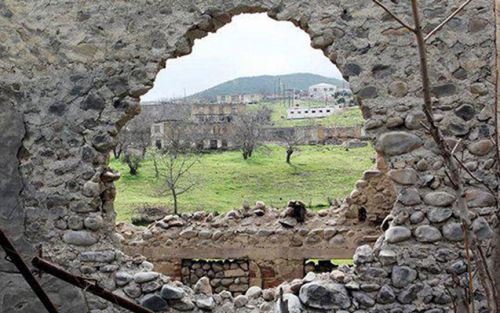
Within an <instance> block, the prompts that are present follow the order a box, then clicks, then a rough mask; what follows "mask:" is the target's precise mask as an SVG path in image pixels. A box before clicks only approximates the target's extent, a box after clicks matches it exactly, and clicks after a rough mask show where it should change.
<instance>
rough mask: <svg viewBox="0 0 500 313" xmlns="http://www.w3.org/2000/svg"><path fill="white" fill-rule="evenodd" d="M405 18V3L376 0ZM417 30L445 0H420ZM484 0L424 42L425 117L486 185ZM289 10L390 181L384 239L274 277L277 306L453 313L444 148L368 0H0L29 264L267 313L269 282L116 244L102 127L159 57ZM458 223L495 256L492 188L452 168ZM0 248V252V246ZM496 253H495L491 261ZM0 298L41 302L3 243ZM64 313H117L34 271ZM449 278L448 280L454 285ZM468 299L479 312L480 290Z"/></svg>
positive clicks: (450, 200) (490, 166)
mask: <svg viewBox="0 0 500 313" xmlns="http://www.w3.org/2000/svg"><path fill="white" fill-rule="evenodd" d="M383 2H384V3H385V4H386V5H388V6H390V7H391V8H392V10H393V11H395V12H396V13H397V14H398V15H400V16H402V17H403V18H404V19H405V20H407V21H411V18H410V16H409V11H410V9H409V2H408V1H383ZM419 5H420V6H421V8H422V9H421V12H422V16H423V19H424V29H425V30H426V31H429V30H431V29H432V28H434V26H436V25H438V24H439V23H440V22H441V21H442V20H443V19H444V18H445V17H446V16H447V15H448V14H450V12H452V11H453V10H454V9H455V6H456V4H455V2H451V1H445V0H432V1H431V0H422V1H419ZM494 9H495V8H494V2H493V1H489V0H476V1H472V2H471V3H470V4H469V5H468V6H467V7H466V9H465V10H464V11H463V12H462V13H461V14H459V15H457V16H456V17H454V18H453V19H452V21H451V22H450V23H449V24H448V25H446V26H445V27H444V28H443V30H442V31H441V32H440V33H439V34H438V35H437V36H435V37H433V38H432V39H431V40H430V41H429V48H428V53H429V59H430V63H431V66H430V75H431V81H432V93H433V95H434V100H433V101H434V108H435V119H436V121H437V125H438V126H439V127H440V128H441V129H442V131H443V133H444V134H445V135H446V136H447V137H448V141H449V143H450V144H451V145H454V143H456V142H458V140H461V141H460V144H459V145H458V149H457V153H458V155H459V157H460V158H461V159H463V160H464V162H465V164H466V166H467V169H468V170H469V171H470V172H471V173H473V174H474V176H475V177H479V178H480V180H481V181H482V182H484V183H485V184H487V185H488V186H489V187H490V188H491V189H493V190H495V191H497V190H498V181H497V178H496V173H495V172H496V165H495V154H496V147H495V145H494V142H495V140H493V139H494V136H495V128H494V121H493V120H494V119H493V111H494V105H495V90H496V87H497V86H496V81H497V77H496V68H495V55H496V51H495V26H496V21H495V11H494ZM255 12H267V13H268V15H269V16H270V17H271V18H273V19H276V20H279V21H290V22H292V23H294V24H295V25H296V26H297V27H300V28H301V29H302V30H304V31H305V32H306V33H307V34H308V35H309V36H310V38H311V45H312V47H314V48H316V49H321V50H322V51H323V53H324V55H325V56H326V57H327V58H329V59H330V60H331V61H332V62H334V63H336V64H337V65H338V66H339V69H340V70H341V71H342V73H343V74H344V75H345V77H346V79H348V80H349V82H350V86H351V88H352V90H353V93H354V94H355V96H356V97H358V99H359V102H360V103H361V107H362V110H363V115H364V117H365V119H366V124H365V130H366V133H367V135H368V136H369V137H370V138H371V140H373V142H374V144H375V147H376V149H377V151H378V152H379V154H380V156H381V158H382V159H383V161H384V164H385V165H386V166H387V170H388V171H390V172H391V174H390V175H389V176H390V177H391V179H392V180H393V181H394V183H395V192H396V194H397V202H396V203H395V204H394V206H393V207H392V211H391V214H390V216H391V218H390V223H388V228H387V230H386V231H385V233H384V235H383V236H381V237H379V238H378V240H377V241H376V243H375V244H373V245H372V246H368V245H363V246H360V247H358V248H357V249H356V254H355V255H354V260H355V264H356V265H355V267H354V268H352V269H348V268H344V267H342V268H339V269H338V270H334V271H332V272H331V273H330V274H319V275H316V274H308V275H307V276H306V277H304V278H302V279H297V280H294V281H292V282H289V283H285V284H284V285H283V286H282V287H283V290H284V291H285V299H286V300H287V301H288V302H287V303H288V307H289V311H290V312H301V311H305V312H332V311H336V312H393V313H396V312H427V313H438V312H441V313H442V312H451V310H452V309H451V307H452V304H451V303H452V301H453V300H454V299H455V298H456V294H455V293H454V291H452V292H451V294H448V293H447V292H446V290H450V288H449V287H450V281H451V277H452V275H457V276H458V277H463V275H464V274H463V273H464V264H465V263H464V255H463V254H464V253H463V251H464V249H463V238H462V232H461V230H460V224H459V220H458V219H457V216H456V214H454V207H453V204H454V203H455V202H456V200H457V199H455V196H454V195H453V192H452V188H451V186H450V183H449V181H448V178H447V175H446V172H445V169H444V168H443V161H442V159H441V157H440V156H439V155H438V154H437V153H436V147H435V145H434V144H433V142H432V140H431V139H430V137H429V135H428V133H427V131H426V130H425V127H424V126H423V125H422V123H421V122H422V121H423V115H422V111H421V105H422V100H421V87H420V84H419V81H420V78H419V77H420V76H419V75H420V73H419V69H418V61H417V60H418V59H417V56H416V48H415V43H414V42H415V41H414V38H413V36H412V34H410V33H408V32H407V31H405V30H404V29H402V28H401V27H400V26H399V25H398V24H397V23H395V22H393V21H392V20H391V19H390V18H389V17H388V16H387V15H386V14H385V13H384V12H383V11H382V10H381V9H380V8H378V7H376V6H375V5H373V4H372V3H371V2H370V1H365V0H338V1H334V2H332V1H330V2H327V1H322V0H311V1H302V0H289V1H277V0H255V1H254V0H235V1H223V0H200V1H179V0H164V1H152V0H137V1H112V2H110V1H77V0H75V1H62V0H55V1H54V0H39V1H25V0H22V1H18V0H0V71H1V74H2V75H0V108H1V110H0V112H1V113H0V117H1V119H0V130H1V131H0V139H1V143H2V144H1V147H0V159H1V160H2V169H1V170H0V179H1V180H0V203H1V206H0V213H1V214H0V219H1V222H0V223H1V224H0V225H1V227H2V228H3V229H5V230H6V232H7V233H8V235H9V236H10V237H11V238H13V240H14V242H15V244H16V246H17V247H18V248H19V250H20V251H21V252H22V253H23V256H24V257H25V258H26V259H29V258H30V257H32V256H33V255H35V254H37V253H38V251H37V250H38V249H39V248H40V250H41V253H42V254H43V256H44V257H46V258H48V259H50V260H51V261H53V262H55V263H58V264H60V265H61V266H63V267H65V268H66V269H68V270H71V271H72V272H74V273H75V274H79V275H84V276H86V277H88V278H90V279H94V280H95V281H97V282H98V283H99V284H100V285H102V286H103V287H106V288H108V289H110V290H114V291H115V292H116V293H117V294H120V295H123V296H126V297H129V298H130V299H134V301H137V302H140V303H142V304H143V305H145V306H147V307H149V308H152V309H154V310H155V311H165V310H167V308H169V309H168V310H169V311H171V312H176V311H198V312H200V311H202V310H203V311H206V310H212V311H214V312H255V311H256V310H260V311H262V312H279V311H280V309H279V307H278V306H276V304H275V300H276V295H277V290H276V289H266V290H260V289H259V287H255V288H250V289H249V290H248V291H247V292H246V294H245V295H239V296H237V297H232V296H231V295H230V294H229V293H228V292H226V291H222V292H221V293H218V294H214V293H213V291H212V290H211V288H209V286H208V285H207V280H206V279H203V278H202V279H200V281H199V284H198V283H197V284H196V285H197V286H196V285H195V286H194V287H193V288H189V287H186V286H184V285H182V284H181V283H178V282H173V281H172V280H171V279H169V278H168V277H166V276H163V275H160V274H158V273H157V272H154V271H153V265H152V263H150V262H148V261H147V260H146V259H145V258H144V257H141V256H128V255H126V254H124V253H123V252H122V251H121V250H120V244H119V243H120V236H119V235H117V234H116V230H115V225H114V222H115V218H114V217H115V212H114V209H113V200H114V194H115V190H114V187H113V181H114V180H115V179H117V178H118V177H119V176H118V175H117V174H116V173H114V172H113V171H111V170H110V169H108V161H109V159H108V158H109V153H110V151H111V149H112V148H113V146H114V145H115V140H116V135H117V134H118V132H119V131H120V129H121V128H122V127H123V126H124V125H125V124H126V123H127V121H128V120H130V119H131V118H132V117H133V116H134V115H136V114H138V113H139V108H140V106H139V97H140V96H141V95H143V94H144V93H145V92H147V90H149V89H150V88H151V86H152V84H153V80H154V78H155V76H156V74H157V73H158V71H159V69H160V68H162V67H164V66H165V63H166V60H168V59H172V58H175V57H180V56H183V55H186V54H189V53H190V52H191V49H192V47H193V45H194V44H195V40H196V39H199V38H202V37H204V36H206V35H207V34H208V33H209V32H215V31H216V30H217V29H219V28H220V27H222V26H224V25H225V24H227V23H229V22H230V21H231V17H232V16H234V15H236V14H240V13H255ZM463 181H464V183H465V184H466V187H467V189H466V193H465V199H466V201H467V203H468V205H469V207H470V208H471V213H470V218H471V219H472V220H473V229H472V230H473V231H474V233H475V234H476V235H477V237H478V238H480V239H481V240H482V244H483V246H484V248H485V251H486V252H487V257H489V256H490V255H492V253H494V252H495V249H496V250H498V248H496V247H495V242H494V241H491V237H492V233H493V231H492V228H493V230H494V231H495V232H497V230H498V227H497V223H498V222H497V213H498V208H497V201H496V196H493V195H491V194H490V193H489V192H488V191H487V190H486V188H484V186H483V185H482V184H479V183H477V181H476V180H475V179H473V178H472V177H471V176H470V175H469V174H467V173H465V172H464V174H463ZM0 253H3V252H0ZM492 261H494V260H492ZM0 273H1V274H0V275H1V278H2V279H0V308H1V309H0V310H1V311H5V312H40V304H39V302H38V300H37V299H36V298H35V297H34V296H33V294H32V293H31V292H30V291H29V289H27V286H26V284H25V283H24V282H23V281H22V280H21V279H20V277H19V275H18V274H16V273H15V272H14V271H13V268H12V265H11V264H9V263H8V262H6V261H5V260H4V258H3V255H0ZM42 284H43V285H44V286H45V287H46V288H47V290H48V291H49V293H50V294H49V296H51V297H52V298H53V299H55V300H54V302H56V304H57V306H58V307H59V308H60V310H61V312H87V311H90V312H96V313H97V312H118V311H119V310H118V309H117V308H114V307H112V306H111V304H109V303H107V302H104V301H101V300H98V299H96V298H94V297H90V296H88V295H85V294H84V293H82V292H81V291H79V290H75V289H74V288H70V287H68V286H65V285H63V284H62V283H60V282H57V281H56V280H55V281H54V280H51V279H50V278H49V277H48V275H44V278H43V280H42ZM451 290H453V289H451ZM476 301H477V306H476V308H477V310H478V311H479V312H486V311H487V309H486V308H485V304H484V297H483V296H482V295H481V292H480V291H478V292H477V298H476Z"/></svg>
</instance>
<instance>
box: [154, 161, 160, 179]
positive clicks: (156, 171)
mask: <svg viewBox="0 0 500 313" xmlns="http://www.w3.org/2000/svg"><path fill="white" fill-rule="evenodd" d="M153 166H154V169H155V178H158V177H160V170H159V169H158V161H157V160H156V157H155V158H153Z"/></svg>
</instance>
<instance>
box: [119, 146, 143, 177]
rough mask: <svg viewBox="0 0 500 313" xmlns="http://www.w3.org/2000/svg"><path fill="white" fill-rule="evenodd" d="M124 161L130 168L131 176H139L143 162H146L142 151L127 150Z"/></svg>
mask: <svg viewBox="0 0 500 313" xmlns="http://www.w3.org/2000/svg"><path fill="white" fill-rule="evenodd" d="M123 154H124V157H123V160H124V161H125V163H127V166H128V168H129V172H130V175H134V176H135V175H137V174H138V170H139V167H140V166H141V163H142V161H143V160H144V156H143V154H142V151H141V150H137V149H133V148H130V147H129V148H127V149H126V150H125V152H124V153H123Z"/></svg>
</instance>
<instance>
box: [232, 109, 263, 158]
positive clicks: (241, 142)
mask: <svg viewBox="0 0 500 313" xmlns="http://www.w3.org/2000/svg"><path fill="white" fill-rule="evenodd" d="M270 112H271V111H270V110H269V109H268V108H260V109H258V110H256V111H246V112H244V113H242V114H240V115H238V116H237V117H236V119H235V121H234V128H235V129H234V134H233V137H234V142H235V144H236V145H237V146H238V147H240V149H241V153H242V155H243V159H245V160H246V159H248V158H250V157H252V154H253V151H254V150H255V149H256V148H257V147H258V146H259V145H261V144H262V141H263V135H264V133H263V127H264V126H265V125H267V124H269V122H270V116H271V113H270Z"/></svg>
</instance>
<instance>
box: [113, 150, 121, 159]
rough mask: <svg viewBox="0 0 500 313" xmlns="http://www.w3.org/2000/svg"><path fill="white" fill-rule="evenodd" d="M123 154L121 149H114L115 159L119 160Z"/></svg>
mask: <svg viewBox="0 0 500 313" xmlns="http://www.w3.org/2000/svg"><path fill="white" fill-rule="evenodd" d="M121 154H122V149H121V148H118V147H115V148H114V149H113V155H114V156H115V159H119V158H120V155H121Z"/></svg>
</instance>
